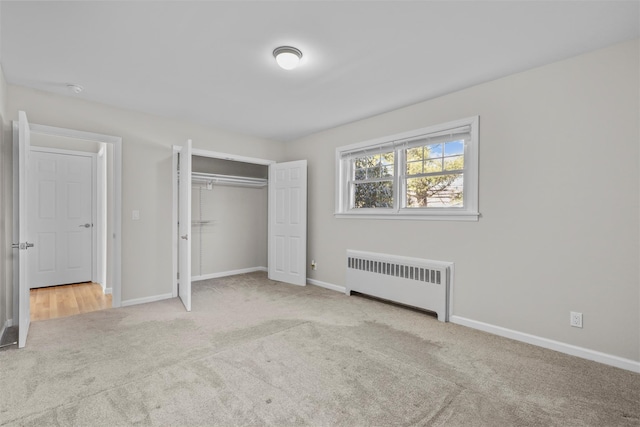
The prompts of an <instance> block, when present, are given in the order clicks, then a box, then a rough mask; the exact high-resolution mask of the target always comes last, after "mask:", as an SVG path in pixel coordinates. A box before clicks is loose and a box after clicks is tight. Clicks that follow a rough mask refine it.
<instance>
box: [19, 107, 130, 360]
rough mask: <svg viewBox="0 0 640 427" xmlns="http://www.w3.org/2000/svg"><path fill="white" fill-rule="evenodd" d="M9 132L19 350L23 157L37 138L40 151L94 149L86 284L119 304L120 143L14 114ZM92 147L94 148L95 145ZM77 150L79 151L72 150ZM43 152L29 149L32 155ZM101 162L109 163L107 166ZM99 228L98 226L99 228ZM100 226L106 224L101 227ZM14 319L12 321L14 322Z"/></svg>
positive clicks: (27, 236) (23, 283) (23, 286)
mask: <svg viewBox="0 0 640 427" xmlns="http://www.w3.org/2000/svg"><path fill="white" fill-rule="evenodd" d="M13 132H14V156H13V158H14V167H13V177H14V203H13V206H14V239H13V242H14V244H13V247H14V251H16V252H17V253H14V287H13V313H14V324H15V323H17V324H18V336H19V337H18V346H19V347H24V346H25V344H26V338H27V334H28V330H29V324H30V299H31V298H30V288H31V282H32V278H31V274H30V271H29V267H28V266H29V264H30V262H33V261H32V258H33V256H32V254H33V253H34V250H33V249H31V251H29V248H34V238H33V237H34V236H33V235H32V233H33V230H31V229H30V227H29V224H28V221H27V220H26V219H27V218H29V208H28V206H29V203H27V201H28V194H29V191H28V182H29V180H30V179H31V178H32V177H31V175H30V172H29V164H30V163H29V157H30V156H31V154H32V140H34V141H36V140H39V139H42V140H43V141H47V142H36V144H39V145H40V146H41V147H42V146H45V147H47V148H46V149H45V151H46V150H60V148H59V146H58V147H52V146H51V144H53V143H52V142H51V141H52V140H56V139H57V143H60V141H64V144H66V145H65V146H64V147H63V149H67V150H68V149H71V150H75V151H89V152H90V151H92V150H91V149H88V150H87V148H86V147H87V146H92V145H93V147H99V149H98V152H97V153H96V158H102V160H101V161H96V171H97V172H98V177H100V176H102V177H103V178H102V179H96V180H95V186H97V187H101V188H102V190H101V192H98V191H96V193H95V194H102V196H101V197H96V198H95V199H96V200H93V201H92V203H93V206H94V207H95V212H94V214H93V217H92V219H93V221H94V222H90V223H89V224H94V225H96V227H91V226H90V227H86V226H85V224H86V223H84V224H83V227H85V228H90V229H91V231H90V233H91V235H92V239H93V240H94V241H95V242H99V243H98V244H97V245H94V246H93V248H94V250H95V252H94V253H95V256H93V255H92V257H91V281H92V282H96V283H100V286H101V287H103V293H109V292H110V293H111V294H112V306H113V307H119V306H120V304H121V278H120V275H121V255H120V254H121V233H120V230H121V183H122V178H121V175H122V139H121V138H120V137H116V136H111V135H102V134H97V133H91V132H84V131H77V130H73V129H65V128H57V127H52V126H45V125H37V124H29V122H28V120H27V116H26V113H24V112H23V111H20V112H19V120H18V121H16V122H14V123H13ZM96 144H97V145H96ZM78 147H82V148H81V149H80V150H78ZM38 150H43V148H33V151H34V152H36V151H38ZM107 158H109V159H111V162H110V164H109V163H108V162H107ZM100 224H103V226H100ZM105 224H106V225H105ZM16 318H17V319H18V322H16V321H15V319H16Z"/></svg>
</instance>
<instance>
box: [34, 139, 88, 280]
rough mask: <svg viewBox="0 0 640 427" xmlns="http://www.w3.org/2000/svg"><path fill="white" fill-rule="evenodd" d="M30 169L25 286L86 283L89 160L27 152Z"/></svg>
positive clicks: (86, 156) (73, 156)
mask: <svg viewBox="0 0 640 427" xmlns="http://www.w3.org/2000/svg"><path fill="white" fill-rule="evenodd" d="M29 168H30V170H29V172H30V173H29V197H28V200H29V202H28V210H29V215H28V217H27V218H28V221H29V232H30V235H31V236H32V238H33V239H34V243H35V247H34V252H33V253H32V254H31V255H30V259H29V266H28V268H29V285H30V287H31V288H32V289H33V288H41V287H44V286H54V285H63V284H68V283H79V282H90V281H91V279H92V251H93V230H92V227H93V219H92V218H93V209H92V205H93V204H92V203H93V201H92V199H93V194H92V188H93V158H92V157H91V156H90V155H82V154H62V153H53V152H42V151H34V150H32V151H31V154H30V160H29Z"/></svg>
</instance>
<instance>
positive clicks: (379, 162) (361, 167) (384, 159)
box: [353, 151, 393, 180]
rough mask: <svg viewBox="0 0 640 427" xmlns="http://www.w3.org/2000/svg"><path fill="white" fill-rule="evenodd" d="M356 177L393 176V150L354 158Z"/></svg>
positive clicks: (359, 178) (357, 178)
mask: <svg viewBox="0 0 640 427" xmlns="http://www.w3.org/2000/svg"><path fill="white" fill-rule="evenodd" d="M353 165H354V169H355V177H354V178H355V179H356V180H363V179H376V178H384V177H388V176H393V151H391V152H388V153H382V154H373V155H371V156H365V157H357V158H355V159H353Z"/></svg>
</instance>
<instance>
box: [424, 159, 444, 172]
mask: <svg viewBox="0 0 640 427" xmlns="http://www.w3.org/2000/svg"><path fill="white" fill-rule="evenodd" d="M441 171H442V159H431V160H425V161H424V172H425V173H431V172H441Z"/></svg>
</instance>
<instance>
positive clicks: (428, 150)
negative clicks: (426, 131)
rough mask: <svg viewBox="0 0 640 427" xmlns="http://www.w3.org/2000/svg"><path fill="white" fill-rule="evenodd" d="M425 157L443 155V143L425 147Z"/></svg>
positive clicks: (431, 157)
mask: <svg viewBox="0 0 640 427" xmlns="http://www.w3.org/2000/svg"><path fill="white" fill-rule="evenodd" d="M424 157H425V158H426V159H433V158H434V157H442V144H431V145H427V146H426V147H424Z"/></svg>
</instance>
